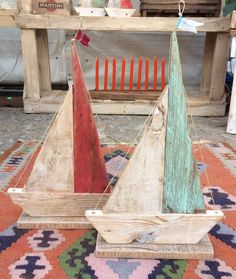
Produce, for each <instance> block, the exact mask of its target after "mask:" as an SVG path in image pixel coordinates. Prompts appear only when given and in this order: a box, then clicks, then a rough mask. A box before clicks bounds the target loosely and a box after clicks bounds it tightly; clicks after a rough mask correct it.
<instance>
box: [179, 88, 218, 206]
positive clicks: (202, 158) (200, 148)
mask: <svg viewBox="0 0 236 279" xmlns="http://www.w3.org/2000/svg"><path fill="white" fill-rule="evenodd" d="M184 94H185V98H186V101H187V102H186V103H187V104H190V102H189V98H188V96H187V93H186V91H185V90H184ZM187 107H188V111H189V115H190V119H191V123H192V125H193V130H194V134H195V137H196V138H197V140H196V142H197V146H198V150H199V153H200V157H201V161H202V163H203V164H204V165H205V159H204V156H203V152H202V147H201V143H200V138H199V136H198V134H197V128H196V126H195V123H194V120H193V114H192V110H191V107H190V105H187ZM204 173H205V176H206V180H207V186H208V188H209V190H210V195H211V198H212V201H213V205H214V207H215V206H216V204H215V200H214V196H213V191H212V189H211V187H210V185H211V184H210V179H209V175H208V171H207V169H206V168H205V170H204Z"/></svg>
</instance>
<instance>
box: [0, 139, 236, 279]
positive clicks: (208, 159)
mask: <svg viewBox="0 0 236 279" xmlns="http://www.w3.org/2000/svg"><path fill="white" fill-rule="evenodd" d="M35 147H36V143H35V142H17V143H16V144H15V145H14V146H13V147H12V148H11V149H10V150H8V151H7V152H5V153H4V154H3V155H2V156H0V187H1V189H2V190H3V191H2V192H1V193H0V195H1V196H0V279H8V278H13V279H18V278H19V279H20V278H26V279H31V278H35V279H39V278H45V279H46V278H57V279H63V278H81V279H95V278H98V279H146V278H147V279H154V278H155V279H180V278H183V279H192V278H203V279H206V278H209V279H211V278H217V279H227V278H236V214H235V213H236V152H235V151H234V150H233V149H232V148H231V147H230V146H228V145H224V144H221V143H220V144H206V145H203V146H202V152H203V155H204V163H203V162H201V160H200V158H201V156H200V154H199V151H198V148H196V147H194V153H195V156H196V158H197V159H198V160H199V161H198V169H199V172H200V174H201V180H202V185H203V193H204V197H205V202H206V206H207V207H208V208H210V209H221V210H223V211H224V213H225V216H226V218H225V219H224V221H223V222H221V223H219V224H218V225H216V226H215V227H214V228H213V229H212V230H211V231H210V233H209V236H210V240H211V242H212V243H213V246H214V249H215V258H214V259H213V260H206V261H203V260H202V261H196V260H194V261H193V260H188V261H186V260H159V259H156V260H139V259H132V260H129V259H102V258H96V257H95V256H94V249H95V240H96V232H95V230H19V229H17V228H16V221H17V219H18V217H19V215H20V213H21V210H20V208H19V207H18V206H16V205H14V204H13V203H12V202H11V200H10V198H9V197H8V196H7V195H6V194H4V192H6V190H7V189H8V188H9V187H13V186H15V185H16V183H17V182H18V180H19V177H20V175H21V173H22V170H23V169H24V168H26V170H25V171H24V175H23V176H22V178H21V180H20V181H19V183H18V184H19V186H22V185H23V184H24V182H25V180H26V179H27V177H28V175H29V173H30V171H31V169H32V163H30V164H27V162H28V160H29V158H30V156H31V154H32V152H33V151H34V150H35ZM103 150H104V158H105V161H106V167H107V172H108V175H109V177H112V176H113V175H114V174H115V173H116V168H117V166H118V165H119V164H120V160H121V159H122V158H123V157H124V155H125V152H126V151H127V147H124V146H116V147H112V148H111V151H112V157H111V156H110V155H109V153H108V152H107V148H106V147H103ZM127 160H128V158H127V159H125V161H126V163H127ZM123 167H124V166H123ZM204 169H207V172H208V176H209V180H210V186H209V185H208V184H207V179H206V177H205V175H204ZM121 171H122V169H121ZM117 179H118V177H117ZM210 188H211V190H212V192H213V196H214V202H213V200H212V196H211V194H210Z"/></svg>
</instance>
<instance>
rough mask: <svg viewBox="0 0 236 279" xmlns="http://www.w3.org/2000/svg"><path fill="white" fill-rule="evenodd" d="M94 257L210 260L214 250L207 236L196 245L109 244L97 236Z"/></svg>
mask: <svg viewBox="0 0 236 279" xmlns="http://www.w3.org/2000/svg"><path fill="white" fill-rule="evenodd" d="M95 251H96V252H95V255H96V257H101V258H128V259H192V260H193V259H194V260H206V259H208V260H210V259H212V258H213V255H214V250H213V247H212V244H211V242H210V240H209V238H208V236H207V235H206V236H204V238H203V239H202V240H200V241H199V243H197V244H153V243H139V242H136V241H134V242H132V243H130V244H119V245H117V244H109V243H107V242H106V241H105V240H104V239H103V238H102V237H101V236H100V235H99V234H98V236H97V243H96V249H95Z"/></svg>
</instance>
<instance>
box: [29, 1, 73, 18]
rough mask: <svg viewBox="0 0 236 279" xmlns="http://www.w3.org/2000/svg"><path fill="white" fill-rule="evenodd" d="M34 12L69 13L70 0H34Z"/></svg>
mask: <svg viewBox="0 0 236 279" xmlns="http://www.w3.org/2000/svg"><path fill="white" fill-rule="evenodd" d="M32 13H33V14H55V15H69V14H70V13H71V1H70V0H34V1H32Z"/></svg>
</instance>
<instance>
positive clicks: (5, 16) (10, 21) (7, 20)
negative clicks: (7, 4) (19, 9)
mask: <svg viewBox="0 0 236 279" xmlns="http://www.w3.org/2000/svg"><path fill="white" fill-rule="evenodd" d="M15 26H16V23H15V10H0V27H15Z"/></svg>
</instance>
